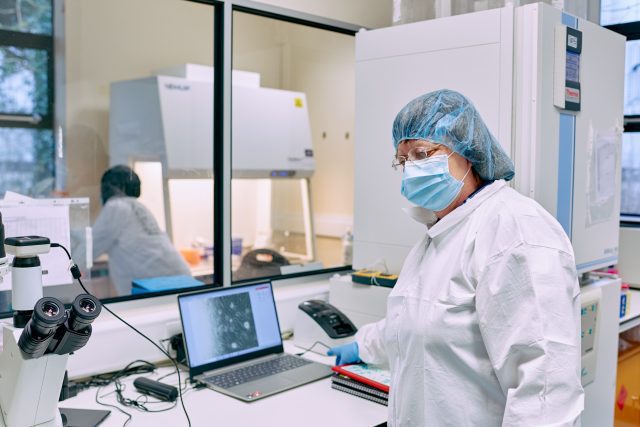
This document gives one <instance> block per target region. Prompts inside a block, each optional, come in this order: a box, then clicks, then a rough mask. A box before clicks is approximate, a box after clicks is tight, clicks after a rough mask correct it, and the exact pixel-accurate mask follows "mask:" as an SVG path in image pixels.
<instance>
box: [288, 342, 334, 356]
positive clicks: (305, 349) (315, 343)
mask: <svg viewBox="0 0 640 427" xmlns="http://www.w3.org/2000/svg"><path fill="white" fill-rule="evenodd" d="M318 344H320V345H321V346H323V347H325V348H326V349H327V350H331V347H329V346H328V345H326V344H325V343H323V342H322V341H316V342H314V343H313V344H312V345H311V347H309V348H303V350H304V351H303V352H302V353H297V354H296V356H304V355H305V354H307V353H308V352H310V351H311V350H312V349H313V347H315V346H317V345H318Z"/></svg>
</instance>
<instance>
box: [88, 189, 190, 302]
mask: <svg viewBox="0 0 640 427" xmlns="http://www.w3.org/2000/svg"><path fill="white" fill-rule="evenodd" d="M104 253H107V254H109V276H110V277H111V281H112V282H113V284H114V286H115V287H116V290H117V291H118V294H119V295H129V294H131V282H132V281H133V280H134V279H142V278H145V277H161V276H177V275H191V272H190V271H189V267H188V266H187V264H186V262H185V261H184V259H183V258H182V256H181V255H180V254H179V253H178V251H177V250H176V249H175V247H174V246H173V244H172V243H171V241H170V240H169V237H168V236H167V234H166V233H164V232H163V231H162V230H160V227H158V223H157V222H156V220H155V218H154V217H153V214H151V212H150V211H149V210H148V209H147V208H146V207H145V206H144V205H143V204H142V203H140V202H139V201H138V200H137V199H135V198H133V197H112V198H110V199H109V200H107V203H105V205H104V206H103V207H102V210H101V211H100V215H98V218H97V219H96V222H95V224H94V225H93V257H94V259H95V258H97V257H99V256H100V255H102V254H104Z"/></svg>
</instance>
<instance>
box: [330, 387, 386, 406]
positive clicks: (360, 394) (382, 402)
mask: <svg viewBox="0 0 640 427" xmlns="http://www.w3.org/2000/svg"><path fill="white" fill-rule="evenodd" d="M331 388H333V389H335V390H339V391H342V392H345V393H349V394H351V395H353V396H357V397H361V398H363V399H366V400H370V401H371V402H375V403H379V404H380V405H384V406H388V402H387V399H384V398H382V397H378V396H373V395H371V394H367V393H365V392H363V391H358V390H354V389H352V388H349V387H346V386H343V385H341V384H337V383H331Z"/></svg>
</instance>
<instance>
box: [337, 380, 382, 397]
mask: <svg viewBox="0 0 640 427" xmlns="http://www.w3.org/2000/svg"><path fill="white" fill-rule="evenodd" d="M331 381H332V382H333V383H335V384H340V385H341V386H343V387H349V388H352V389H355V390H358V391H361V392H364V393H369V394H372V395H375V396H378V397H380V398H383V399H387V398H388V397H389V393H386V392H384V391H382V390H378V389H377V388H375V387H371V386H369V385H366V384H363V383H360V382H358V381H355V380H352V379H351V378H344V377H342V376H334V377H331Z"/></svg>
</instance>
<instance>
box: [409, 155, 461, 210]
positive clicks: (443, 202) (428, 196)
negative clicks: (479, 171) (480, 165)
mask: <svg viewBox="0 0 640 427" xmlns="http://www.w3.org/2000/svg"><path fill="white" fill-rule="evenodd" d="M452 154H453V153H451V154H450V155H448V156H447V155H445V154H442V155H437V156H432V157H429V158H428V159H425V160H417V161H413V162H412V161H407V162H406V165H405V167H404V176H403V177H402V195H403V196H404V197H406V198H407V200H409V201H410V202H411V203H413V204H416V205H418V206H422V207H423V208H426V209H430V210H432V211H434V212H437V211H441V210H443V209H445V208H446V207H447V206H449V205H450V204H451V203H453V201H454V200H455V199H456V197H458V195H459V194H460V191H461V190H462V185H463V183H464V179H465V178H466V177H467V175H468V174H469V171H470V170H471V168H469V170H467V173H466V174H465V175H464V177H462V180H461V181H458V180H457V179H455V178H454V177H453V176H452V175H451V173H449V157H451V155H452Z"/></svg>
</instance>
